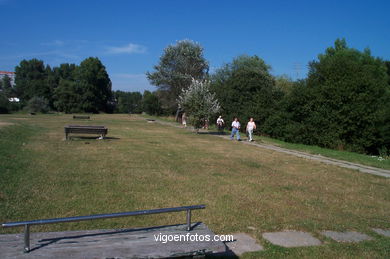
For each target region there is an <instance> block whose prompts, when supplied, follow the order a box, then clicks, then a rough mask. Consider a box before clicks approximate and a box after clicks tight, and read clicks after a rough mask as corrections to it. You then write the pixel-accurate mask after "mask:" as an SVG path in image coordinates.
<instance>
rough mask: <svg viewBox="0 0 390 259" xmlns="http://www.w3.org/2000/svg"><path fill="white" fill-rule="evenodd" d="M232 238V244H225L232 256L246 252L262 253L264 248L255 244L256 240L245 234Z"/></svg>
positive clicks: (234, 235) (235, 235)
mask: <svg viewBox="0 0 390 259" xmlns="http://www.w3.org/2000/svg"><path fill="white" fill-rule="evenodd" d="M232 235H233V237H234V241H233V242H225V245H226V246H227V247H228V249H229V250H230V251H231V252H233V253H234V255H237V256H240V255H242V254H243V253H246V252H256V251H262V250H264V248H263V247H262V246H261V245H259V244H257V241H256V239H254V238H253V237H251V236H249V235H248V234H245V233H235V234H232Z"/></svg>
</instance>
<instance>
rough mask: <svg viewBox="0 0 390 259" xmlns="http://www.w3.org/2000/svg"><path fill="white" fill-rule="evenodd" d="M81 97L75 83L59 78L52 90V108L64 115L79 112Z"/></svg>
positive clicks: (80, 109)
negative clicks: (56, 85)
mask: <svg viewBox="0 0 390 259" xmlns="http://www.w3.org/2000/svg"><path fill="white" fill-rule="evenodd" d="M81 96H82V95H81V89H80V87H78V86H77V84H76V82H75V81H72V80H67V79H63V78H61V79H60V82H59V84H58V87H57V88H56V89H55V90H54V98H55V101H54V107H55V108H56V109H57V110H58V111H60V112H65V113H72V112H81V111H83V110H82V103H81Z"/></svg>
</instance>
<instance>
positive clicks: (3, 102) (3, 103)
mask: <svg viewBox="0 0 390 259" xmlns="http://www.w3.org/2000/svg"><path fill="white" fill-rule="evenodd" d="M9 107H10V102H9V101H8V98H7V97H6V96H5V95H4V94H2V93H1V92H0V114H1V113H3V114H4V113H8V112H9Z"/></svg>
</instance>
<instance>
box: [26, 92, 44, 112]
mask: <svg viewBox="0 0 390 259" xmlns="http://www.w3.org/2000/svg"><path fill="white" fill-rule="evenodd" d="M27 109H28V111H29V112H42V113H47V112H48V111H49V102H48V101H47V100H46V99H45V98H43V97H38V96H34V97H33V98H31V99H30V100H29V101H28V104H27Z"/></svg>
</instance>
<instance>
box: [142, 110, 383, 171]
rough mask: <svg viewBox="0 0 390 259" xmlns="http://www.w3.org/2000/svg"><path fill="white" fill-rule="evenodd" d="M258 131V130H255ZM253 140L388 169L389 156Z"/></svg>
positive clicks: (227, 132) (263, 138) (268, 138)
mask: <svg viewBox="0 0 390 259" xmlns="http://www.w3.org/2000/svg"><path fill="white" fill-rule="evenodd" d="M144 117H145V118H157V117H153V116H148V115H144ZM158 119H159V120H163V121H167V122H173V123H174V121H175V118H174V117H172V116H170V117H158ZM210 129H211V130H214V131H215V130H216V127H215V126H213V125H211V127H210ZM225 133H226V134H230V131H227V130H225ZM257 133H260V132H259V131H257V132H256V134H257ZM253 139H254V140H255V141H257V142H258V143H264V144H270V145H274V146H278V147H282V148H287V149H292V150H299V151H303V152H307V153H310V154H314V155H322V156H325V157H330V158H335V159H340V160H345V161H349V162H352V163H358V164H362V165H368V166H373V167H378V168H383V169H390V157H385V158H383V157H380V156H371V155H365V154H359V153H355V152H348V151H344V150H334V149H328V148H322V147H318V146H310V145H304V144H297V143H289V142H285V141H282V140H278V139H274V138H270V137H266V136H259V135H255V136H254V137H253Z"/></svg>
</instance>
